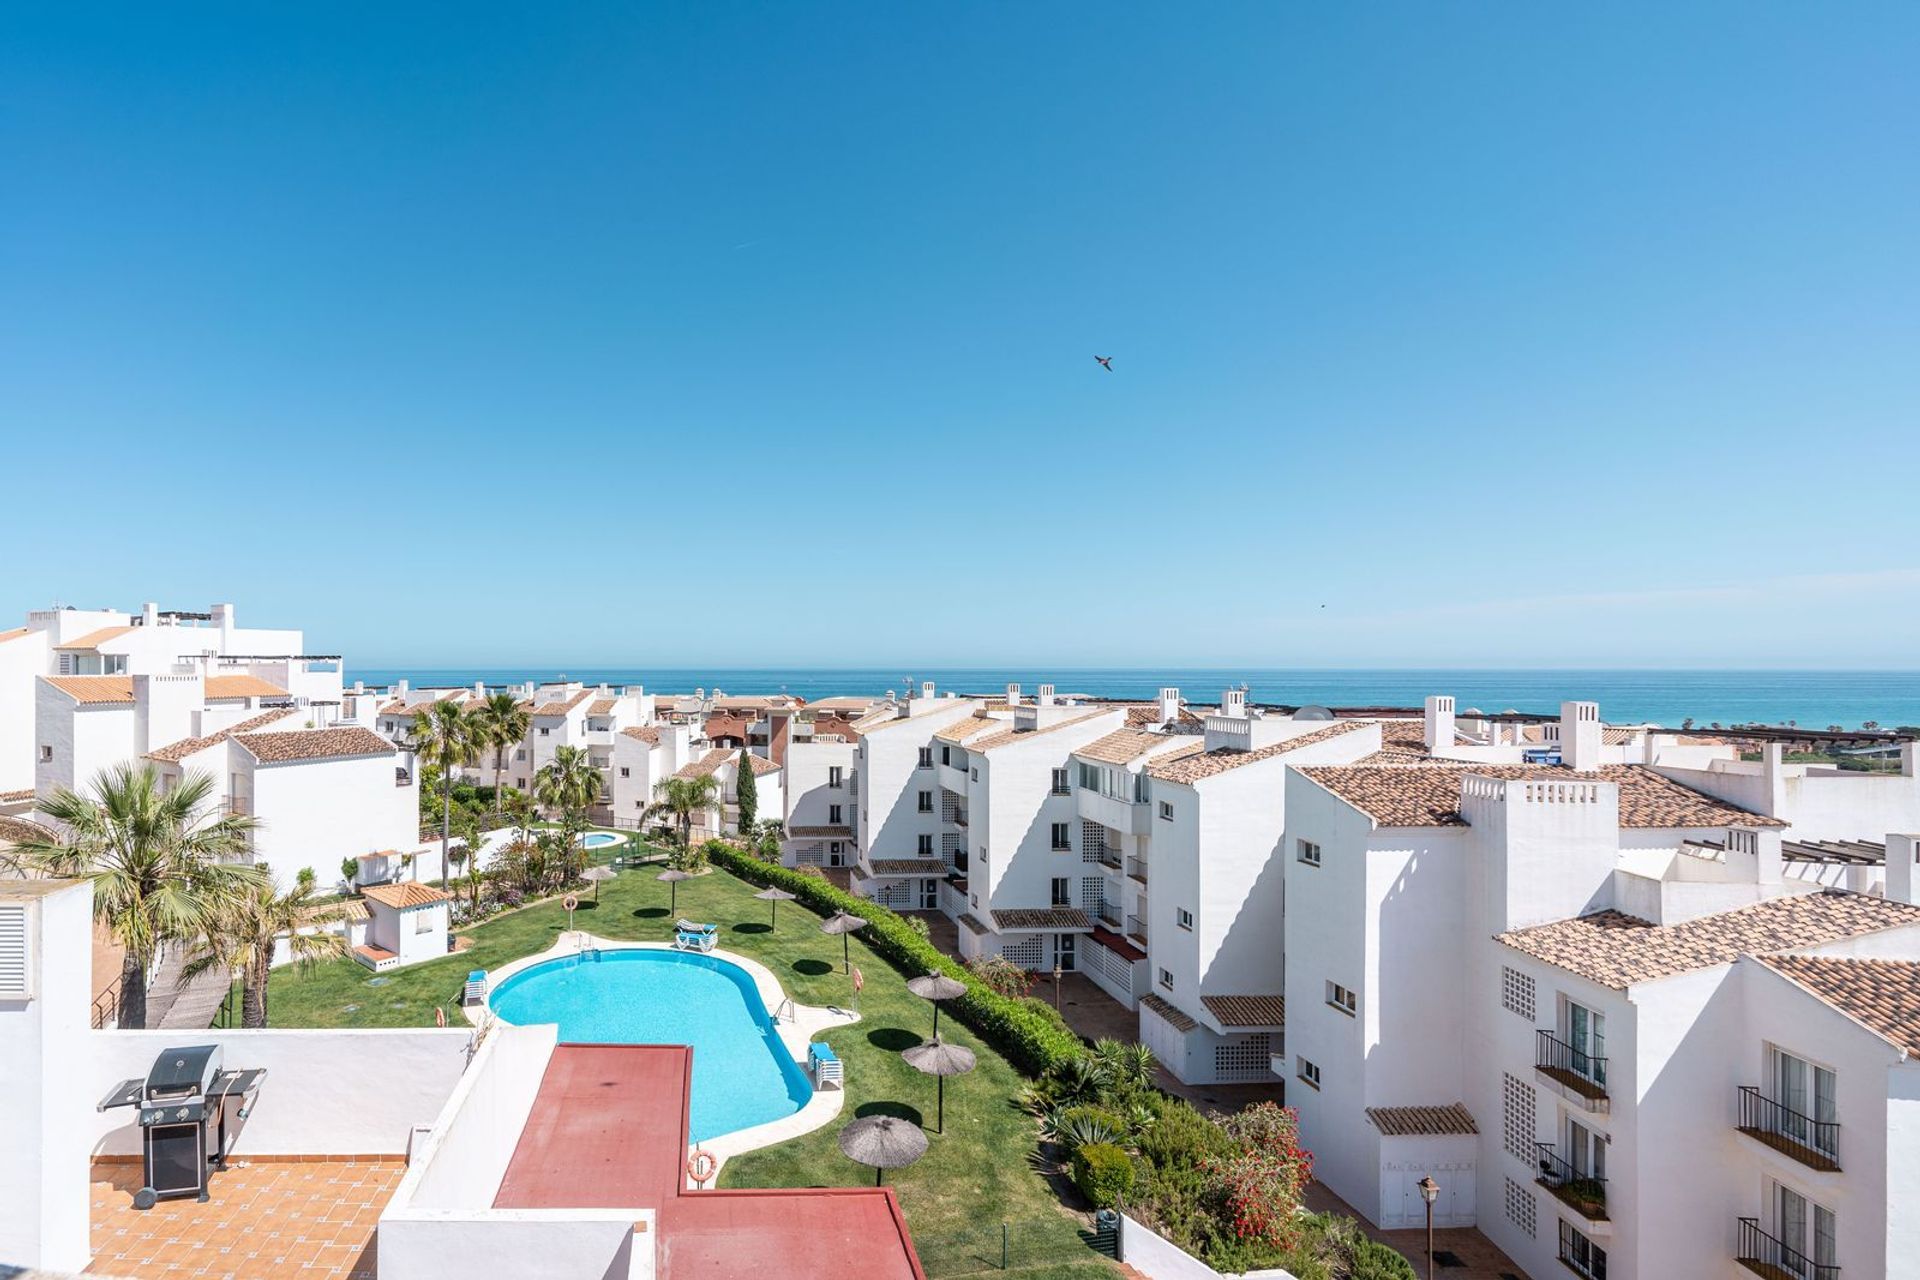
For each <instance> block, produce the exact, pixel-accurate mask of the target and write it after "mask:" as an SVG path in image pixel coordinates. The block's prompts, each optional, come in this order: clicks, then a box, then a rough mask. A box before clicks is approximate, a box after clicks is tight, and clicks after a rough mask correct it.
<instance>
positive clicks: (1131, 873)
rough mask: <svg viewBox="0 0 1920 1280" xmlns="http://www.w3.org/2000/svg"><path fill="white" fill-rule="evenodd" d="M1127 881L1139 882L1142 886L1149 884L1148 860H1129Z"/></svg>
mask: <svg viewBox="0 0 1920 1280" xmlns="http://www.w3.org/2000/svg"><path fill="white" fill-rule="evenodd" d="M1127 879H1129V880H1138V881H1139V882H1140V883H1141V884H1145V883H1146V882H1147V860H1146V859H1145V858H1128V859H1127Z"/></svg>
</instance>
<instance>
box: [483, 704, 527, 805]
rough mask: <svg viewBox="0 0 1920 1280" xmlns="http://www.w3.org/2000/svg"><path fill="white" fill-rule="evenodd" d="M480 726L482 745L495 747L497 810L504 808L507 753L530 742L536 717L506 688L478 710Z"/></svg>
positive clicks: (495, 800)
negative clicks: (502, 786) (502, 796)
mask: <svg viewBox="0 0 1920 1280" xmlns="http://www.w3.org/2000/svg"><path fill="white" fill-rule="evenodd" d="M473 715H474V719H475V720H476V721H478V723H479V727H480V746H481V747H482V748H486V747H491V748H493V807H494V808H495V809H498V808H500V778H501V775H502V774H504V773H505V772H506V768H507V752H508V751H509V750H510V749H512V748H513V747H516V746H518V745H519V744H520V743H522V742H524V741H526V737H527V733H528V731H529V730H530V729H531V728H532V727H533V715H532V713H531V712H529V711H528V710H527V708H526V706H525V704H523V703H522V702H521V701H520V699H518V698H516V697H514V696H513V695H512V694H511V693H508V692H507V691H506V690H505V689H502V690H500V691H499V692H497V693H491V694H488V695H487V700H486V701H485V702H483V703H481V704H480V705H479V706H478V707H476V708H475V709H474V713H473Z"/></svg>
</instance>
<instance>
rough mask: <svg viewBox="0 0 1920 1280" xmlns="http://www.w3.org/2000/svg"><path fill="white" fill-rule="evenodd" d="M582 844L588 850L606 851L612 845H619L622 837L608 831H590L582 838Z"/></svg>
mask: <svg viewBox="0 0 1920 1280" xmlns="http://www.w3.org/2000/svg"><path fill="white" fill-rule="evenodd" d="M580 843H581V845H583V846H584V847H586V848H588V849H604V848H606V847H607V846H608V845H610V844H619V843H620V837H619V836H616V835H614V834H612V833H611V832H608V831H589V832H587V834H585V835H583V836H581V837H580Z"/></svg>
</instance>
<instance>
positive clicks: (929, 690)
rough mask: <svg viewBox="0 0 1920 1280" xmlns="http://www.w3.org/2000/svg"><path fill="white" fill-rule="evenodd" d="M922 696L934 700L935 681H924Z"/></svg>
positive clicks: (921, 685) (921, 688) (921, 690)
mask: <svg viewBox="0 0 1920 1280" xmlns="http://www.w3.org/2000/svg"><path fill="white" fill-rule="evenodd" d="M920 696H921V697H923V698H926V699H928V700H931V699H932V698H933V681H931V680H922V681H921V682H920Z"/></svg>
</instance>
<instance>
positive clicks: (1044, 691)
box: [1040, 684, 1053, 707]
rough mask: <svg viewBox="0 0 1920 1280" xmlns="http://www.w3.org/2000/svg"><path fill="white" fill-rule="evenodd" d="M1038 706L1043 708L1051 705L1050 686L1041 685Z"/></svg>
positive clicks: (1051, 688) (1051, 693)
mask: <svg viewBox="0 0 1920 1280" xmlns="http://www.w3.org/2000/svg"><path fill="white" fill-rule="evenodd" d="M1040 705H1041V706H1043V707H1050V706H1052V705H1053V686H1052V685H1050V684H1043V685H1041V686H1040Z"/></svg>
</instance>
